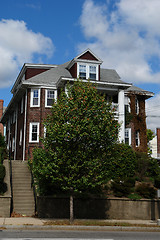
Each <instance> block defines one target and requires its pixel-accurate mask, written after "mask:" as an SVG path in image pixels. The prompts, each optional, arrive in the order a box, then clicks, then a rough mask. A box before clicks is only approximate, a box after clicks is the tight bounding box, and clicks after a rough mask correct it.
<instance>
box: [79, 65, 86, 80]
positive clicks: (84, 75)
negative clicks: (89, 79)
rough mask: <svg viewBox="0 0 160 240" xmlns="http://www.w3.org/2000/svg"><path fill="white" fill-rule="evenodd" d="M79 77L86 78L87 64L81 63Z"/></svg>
mask: <svg viewBox="0 0 160 240" xmlns="http://www.w3.org/2000/svg"><path fill="white" fill-rule="evenodd" d="M79 78H81V79H86V65H79Z"/></svg>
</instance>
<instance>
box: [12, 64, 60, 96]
mask: <svg viewBox="0 0 160 240" xmlns="http://www.w3.org/2000/svg"><path fill="white" fill-rule="evenodd" d="M57 66H58V65H53V64H32V63H24V65H23V67H22V69H21V71H20V73H19V75H18V77H17V79H16V81H15V83H14V85H13V87H12V89H11V93H12V94H13V93H14V91H15V89H16V88H17V86H18V85H19V84H20V82H21V80H22V78H23V75H24V74H25V72H26V69H27V68H37V69H38V68H40V69H41V68H43V69H51V68H55V67H57Z"/></svg>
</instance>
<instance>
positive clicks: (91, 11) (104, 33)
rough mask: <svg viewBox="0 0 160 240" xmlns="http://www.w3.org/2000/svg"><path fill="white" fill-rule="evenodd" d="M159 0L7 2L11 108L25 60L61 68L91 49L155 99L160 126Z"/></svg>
mask: <svg viewBox="0 0 160 240" xmlns="http://www.w3.org/2000/svg"><path fill="white" fill-rule="evenodd" d="M159 12H160V1H159V0H152V1H150V0H134V1H133V0H67V1H66V0H58V1H56V0H45V1H44V0H23V1H22V0H5V1H2V2H1V8H0V98H1V99H4V105H5V106H7V104H8V103H9V101H10V99H11V97H12V96H11V94H10V90H11V87H12V85H13V83H14V81H15V79H16V77H17V75H18V73H19V71H20V69H21V68H22V66H23V64H24V62H30V63H49V64H61V63H64V62H66V61H69V60H70V59H72V58H73V57H75V56H76V55H78V54H79V53H80V52H83V51H84V50H85V49H87V48H90V49H91V50H92V51H93V52H95V54H96V55H97V56H98V57H100V58H101V59H102V60H103V67H106V68H112V69H115V70H116V71H117V72H118V74H119V75H120V76H121V78H122V80H124V81H126V82H132V83H133V84H135V85H136V86H139V87H141V88H143V89H145V90H148V91H152V92H154V93H155V96H154V97H153V98H152V99H151V100H148V101H147V104H146V105H147V116H148V117H147V124H148V127H149V128H151V129H153V130H154V129H155V128H156V127H160V121H159V120H160V118H158V117H151V116H155V115H156V116H157V115H158V116H160V103H159V102H160V28H159V22H160V14H159Z"/></svg>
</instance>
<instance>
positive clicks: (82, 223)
mask: <svg viewBox="0 0 160 240" xmlns="http://www.w3.org/2000/svg"><path fill="white" fill-rule="evenodd" d="M53 225H54V226H56V225H57V226H60V225H61V226H68V225H72V226H121V227H133V226H134V227H157V224H156V223H155V224H152V225H150V224H134V223H129V222H123V221H122V222H118V221H116V220H115V221H109V220H107V221H105V220H104V221H103V220H74V221H73V223H72V224H70V222H69V220H49V221H47V222H45V223H44V226H53ZM158 227H159V226H158Z"/></svg>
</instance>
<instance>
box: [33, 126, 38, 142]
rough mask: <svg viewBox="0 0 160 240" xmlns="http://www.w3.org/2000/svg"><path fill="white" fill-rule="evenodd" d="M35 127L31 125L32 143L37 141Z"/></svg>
mask: <svg viewBox="0 0 160 240" xmlns="http://www.w3.org/2000/svg"><path fill="white" fill-rule="evenodd" d="M37 130H38V129H37V125H32V141H37Z"/></svg>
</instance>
